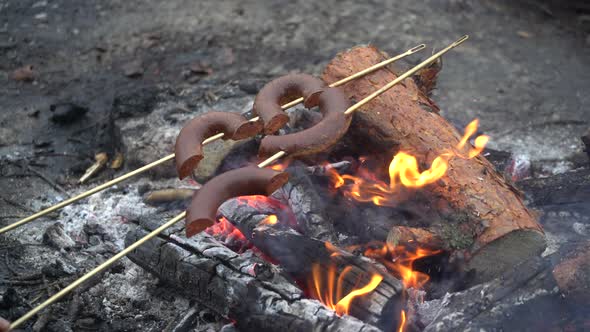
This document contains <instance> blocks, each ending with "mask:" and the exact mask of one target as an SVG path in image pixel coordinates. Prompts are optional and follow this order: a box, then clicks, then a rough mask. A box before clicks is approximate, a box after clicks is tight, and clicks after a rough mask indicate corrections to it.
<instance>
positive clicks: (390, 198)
mask: <svg viewBox="0 0 590 332" xmlns="http://www.w3.org/2000/svg"><path fill="white" fill-rule="evenodd" d="M477 126H478V120H477V119H476V120H473V121H471V123H470V124H469V125H468V126H467V127H466V128H465V134H464V135H463V138H462V139H461V140H460V141H459V143H458V144H457V146H456V147H455V148H456V150H457V151H460V150H463V149H464V147H465V145H466V143H467V141H468V140H469V138H470V137H471V136H473V134H475V132H476V131H477ZM488 140H489V137H488V136H485V135H481V136H478V137H477V138H476V139H475V141H474V146H473V147H471V148H470V149H469V151H468V152H467V154H466V155H463V154H461V153H460V152H457V151H455V150H452V149H449V151H446V152H443V153H441V154H440V155H439V156H437V157H436V158H434V160H433V161H432V164H431V165H430V168H428V169H426V170H424V171H422V172H421V171H420V167H419V165H418V160H417V159H416V157H415V156H413V155H411V154H409V153H406V152H403V151H400V152H398V153H397V154H396V155H395V156H394V157H393V159H392V161H391V163H390V164H389V184H387V183H385V182H383V181H381V180H378V179H376V178H375V177H374V176H373V175H369V176H367V175H366V174H360V175H361V176H354V175H340V174H339V173H338V172H336V170H333V169H330V170H328V172H329V176H330V179H331V181H332V184H333V186H334V188H340V189H341V191H342V192H343V193H344V195H345V196H347V197H350V198H353V199H355V200H357V201H360V202H373V203H374V204H375V205H387V206H393V205H395V204H396V203H397V202H398V201H399V197H397V194H398V187H399V185H402V186H404V187H407V188H419V187H423V186H425V185H428V184H431V183H433V182H436V181H437V180H439V179H440V178H442V177H443V176H444V175H445V173H446V171H447V169H448V167H449V161H450V160H451V159H452V158H454V157H458V158H463V159H471V158H474V157H476V156H477V155H479V154H480V153H481V152H482V151H483V149H484V148H485V145H486V143H487V142H488ZM362 173H366V172H362Z"/></svg>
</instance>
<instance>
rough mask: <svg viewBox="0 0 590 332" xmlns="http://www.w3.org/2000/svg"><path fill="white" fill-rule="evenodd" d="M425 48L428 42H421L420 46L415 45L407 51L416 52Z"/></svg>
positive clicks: (409, 52)
mask: <svg viewBox="0 0 590 332" xmlns="http://www.w3.org/2000/svg"><path fill="white" fill-rule="evenodd" d="M425 48H426V44H420V45H418V46H414V47H412V48H410V49H409V50H408V52H407V53H408V54H414V53H416V52H418V51H422V50H423V49H425Z"/></svg>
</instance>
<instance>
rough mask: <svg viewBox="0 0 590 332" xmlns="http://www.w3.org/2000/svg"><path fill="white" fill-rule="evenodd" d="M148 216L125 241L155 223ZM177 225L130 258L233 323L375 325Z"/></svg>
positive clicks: (254, 327) (301, 327) (275, 327)
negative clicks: (340, 313)
mask: <svg viewBox="0 0 590 332" xmlns="http://www.w3.org/2000/svg"><path fill="white" fill-rule="evenodd" d="M157 224H158V223H157V222H154V221H153V220H144V221H142V223H141V225H140V226H139V227H137V228H136V229H135V230H132V231H130V232H129V233H128V235H127V238H126V244H127V245H129V244H130V243H132V242H134V241H136V240H138V239H139V238H141V237H143V236H144V235H145V234H147V232H148V231H149V230H152V229H154V228H155V227H157ZM183 234H184V233H183V232H182V229H181V228H178V227H177V228H174V229H172V230H169V231H166V232H165V234H162V235H161V236H159V237H156V238H154V239H152V240H150V241H149V242H147V243H146V244H144V245H143V246H141V247H139V248H138V249H137V250H135V251H134V252H132V253H131V254H130V255H129V256H128V257H129V259H131V260H132V261H133V262H135V263H136V264H138V265H139V266H141V267H142V268H144V269H146V270H148V271H150V272H151V273H153V274H154V275H156V276H157V277H158V278H159V279H160V280H162V281H163V282H165V283H167V284H170V285H172V286H175V287H176V288H178V289H179V291H180V292H182V294H183V295H184V296H186V297H188V298H190V299H194V300H196V301H198V302H200V303H202V304H203V305H205V306H207V307H208V308H210V309H211V310H213V311H215V312H217V313H219V314H220V315H222V316H224V317H228V318H230V319H232V320H234V321H235V324H236V326H237V328H238V329H240V330H241V329H243V330H245V331H279V330H288V331H358V332H371V331H374V332H377V331H379V329H377V328H376V327H374V326H372V325H370V324H367V323H363V322H361V321H360V320H358V319H356V318H354V317H352V316H342V317H339V316H338V315H336V314H335V313H334V312H333V311H331V310H330V309H328V308H326V307H325V306H324V305H322V304H321V303H320V302H318V301H315V300H310V299H306V298H305V297H304V294H303V292H302V291H301V290H300V289H299V288H298V287H297V286H295V285H294V284H293V283H291V282H290V281H289V280H287V279H285V278H284V277H283V276H282V275H281V274H279V273H278V272H277V269H276V268H274V267H272V266H271V265H270V264H269V263H267V262H265V261H264V260H262V259H260V258H258V257H257V256H255V255H253V254H252V252H251V251H248V252H246V253H244V254H236V253H235V252H233V251H231V250H230V249H228V248H227V247H225V246H224V245H223V244H221V243H219V242H218V241H216V240H215V239H214V238H212V237H211V236H210V235H208V234H206V233H200V234H198V235H196V236H195V237H193V238H191V239H186V238H184V236H183Z"/></svg>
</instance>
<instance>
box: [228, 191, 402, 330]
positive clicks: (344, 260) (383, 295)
mask: <svg viewBox="0 0 590 332" xmlns="http://www.w3.org/2000/svg"><path fill="white" fill-rule="evenodd" d="M269 212H270V211H261V210H260V209H259V207H258V206H251V205H250V204H247V203H244V202H242V201H240V200H239V199H234V200H230V201H228V202H226V203H225V204H224V205H222V207H221V209H220V213H221V214H222V215H223V216H225V217H226V218H227V219H228V220H229V221H231V223H233V224H234V225H235V226H236V227H237V228H238V229H240V230H241V231H242V233H243V234H244V235H245V236H246V238H248V240H250V241H251V242H252V243H253V244H254V245H255V246H256V248H258V249H260V250H261V251H262V252H263V253H264V254H265V255H267V256H268V257H270V258H271V259H272V260H273V261H276V262H278V264H279V266H280V267H281V268H283V269H284V270H285V271H286V272H287V273H288V274H289V275H290V276H291V277H292V278H294V279H295V280H298V281H302V280H305V279H307V278H309V276H310V275H311V274H312V267H313V266H314V264H319V265H320V267H321V269H322V271H323V272H325V273H328V269H329V268H330V267H332V266H333V267H335V268H336V270H337V271H338V274H339V273H340V272H342V271H343V270H344V269H345V268H347V267H348V268H349V269H351V272H350V273H348V274H346V275H345V277H344V278H345V279H344V283H345V284H346V285H347V286H346V289H345V290H344V292H345V293H347V292H349V291H350V290H352V289H353V288H354V287H355V285H358V284H361V285H364V284H366V283H367V282H368V280H369V279H370V276H371V275H372V274H374V273H377V274H379V275H381V276H382V277H383V280H382V281H381V283H379V285H378V286H377V288H375V290H374V291H372V292H371V293H369V294H366V295H364V296H363V297H362V299H359V300H358V301H357V300H353V302H352V305H351V310H350V314H351V315H353V316H355V317H357V318H359V319H361V320H363V321H364V322H367V323H370V324H371V325H375V326H378V327H379V328H381V329H384V330H391V329H393V328H395V327H396V326H397V324H398V321H397V314H393V315H392V313H399V312H400V311H401V309H402V308H403V306H402V301H403V298H404V289H403V285H402V283H401V281H399V280H398V279H396V278H395V277H393V276H392V275H391V274H390V273H389V272H387V271H386V270H385V269H384V268H382V267H380V266H377V265H376V264H375V263H373V262H372V261H371V260H369V259H367V258H364V257H360V256H355V255H352V254H349V253H347V252H345V251H342V250H341V249H338V248H337V247H336V246H334V245H332V244H329V243H328V244H326V242H324V241H319V240H316V239H313V238H310V237H308V236H305V235H303V234H300V233H298V232H297V231H295V230H293V229H291V228H289V227H286V226H285V225H284V224H282V223H277V224H274V225H269V224H266V223H263V222H262V221H263V220H264V219H265V218H267V213H269ZM335 252H336V253H337V254H336V255H334V253H335ZM359 280H360V282H359Z"/></svg>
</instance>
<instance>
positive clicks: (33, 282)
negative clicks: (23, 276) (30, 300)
mask: <svg viewBox="0 0 590 332" xmlns="http://www.w3.org/2000/svg"><path fill="white" fill-rule="evenodd" d="M42 283H43V281H42V280H0V284H5V285H13V286H30V285H39V284H42Z"/></svg>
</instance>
